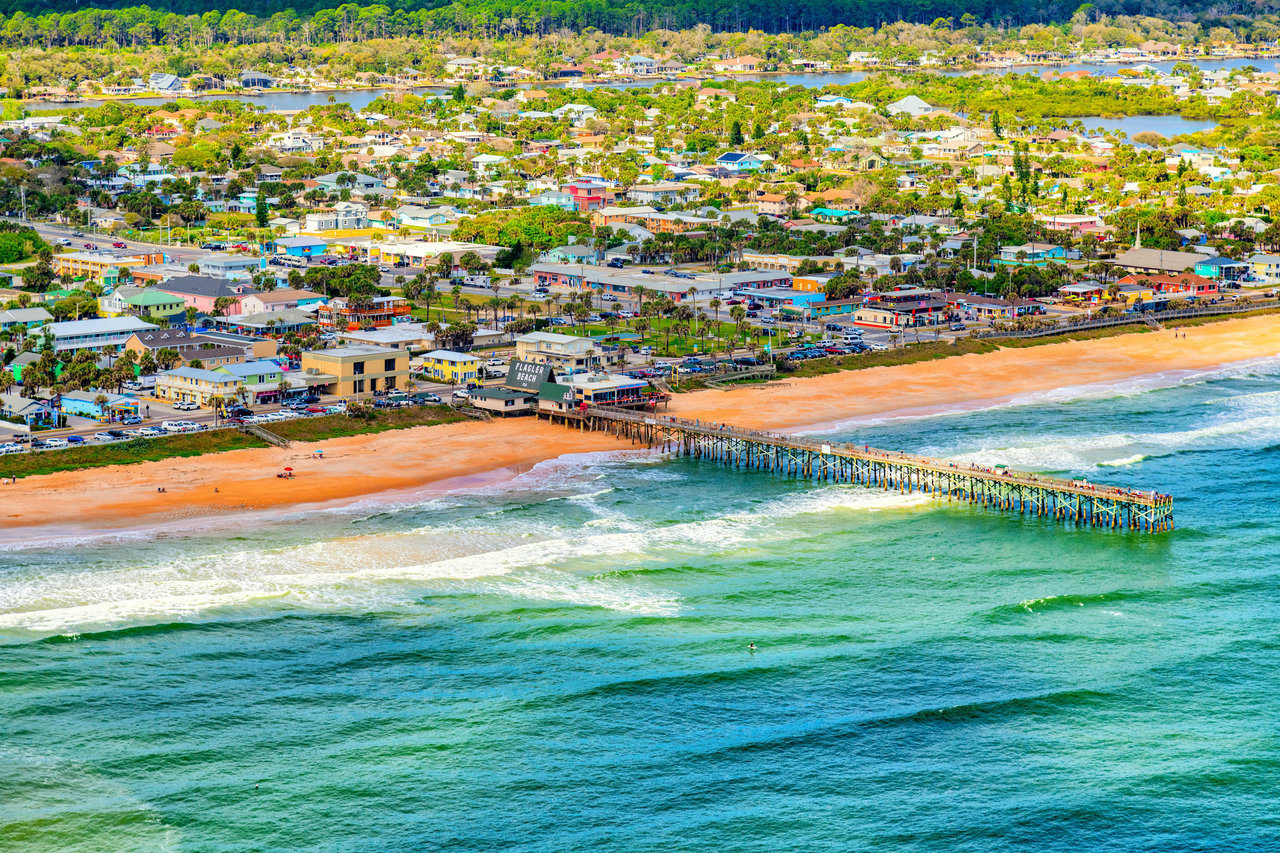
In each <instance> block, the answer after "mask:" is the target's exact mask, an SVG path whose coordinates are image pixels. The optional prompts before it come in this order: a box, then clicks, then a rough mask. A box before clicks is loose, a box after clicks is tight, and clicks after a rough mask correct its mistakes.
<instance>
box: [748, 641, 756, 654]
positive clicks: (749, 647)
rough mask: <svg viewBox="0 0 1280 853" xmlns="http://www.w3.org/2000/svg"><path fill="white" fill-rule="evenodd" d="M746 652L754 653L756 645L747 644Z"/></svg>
mask: <svg viewBox="0 0 1280 853" xmlns="http://www.w3.org/2000/svg"><path fill="white" fill-rule="evenodd" d="M747 650H748V651H752V652H754V651H755V650H756V644H755V643H747Z"/></svg>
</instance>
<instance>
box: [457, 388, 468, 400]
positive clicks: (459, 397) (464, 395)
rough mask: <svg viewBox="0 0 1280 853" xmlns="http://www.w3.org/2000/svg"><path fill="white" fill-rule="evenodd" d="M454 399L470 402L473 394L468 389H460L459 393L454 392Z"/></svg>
mask: <svg viewBox="0 0 1280 853" xmlns="http://www.w3.org/2000/svg"><path fill="white" fill-rule="evenodd" d="M453 399H455V400H470V399H471V392H470V391H468V390H467V389H466V388H459V389H458V390H457V391H454V392H453Z"/></svg>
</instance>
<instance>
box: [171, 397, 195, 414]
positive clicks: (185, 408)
mask: <svg viewBox="0 0 1280 853" xmlns="http://www.w3.org/2000/svg"><path fill="white" fill-rule="evenodd" d="M173 408H174V409H176V410H178V411H179V412H194V411H196V410H198V409H199V408H200V407H199V406H198V405H196V404H195V403H192V402H190V401H188V400H184V401H181V402H177V403H174V404H173Z"/></svg>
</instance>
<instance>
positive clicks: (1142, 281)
mask: <svg viewBox="0 0 1280 853" xmlns="http://www.w3.org/2000/svg"><path fill="white" fill-rule="evenodd" d="M1117 284H1119V285H1121V286H1122V287H1123V286H1126V285H1130V284H1139V285H1143V286H1144V287H1148V288H1150V289H1152V290H1154V291H1155V292H1156V293H1162V294H1165V295H1168V296H1176V297H1179V298H1184V299H1189V298H1197V299H1212V298H1214V297H1216V296H1218V295H1219V294H1220V293H1221V290H1220V289H1219V286H1218V282H1216V281H1214V280H1213V279H1211V278H1205V277H1204V276H1202V275H1196V274H1195V273H1189V272H1184V273H1180V274H1179V275H1147V274H1146V273H1130V274H1129V275H1126V276H1125V277H1124V278H1122V279H1120V280H1119V281H1118V282H1117Z"/></svg>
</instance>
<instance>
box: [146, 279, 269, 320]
mask: <svg viewBox="0 0 1280 853" xmlns="http://www.w3.org/2000/svg"><path fill="white" fill-rule="evenodd" d="M156 290H158V291H160V292H161V293H168V294H169V295H171V296H176V297H178V298H179V299H181V300H182V303H183V305H184V306H185V307H187V308H194V309H196V310H197V311H199V312H200V313H201V314H212V313H213V312H214V306H215V304H216V303H217V300H218V299H220V298H221V297H223V296H226V297H229V298H230V299H231V304H230V305H228V306H227V309H226V311H225V312H223V313H225V314H226V315H227V316H231V315H233V314H241V313H244V306H243V304H242V303H243V300H244V297H245V296H248V295H250V294H254V293H257V292H258V289H257V288H256V287H254V286H253V283H252V282H249V281H228V280H226V279H223V278H210V277H209V276H204V275H183V276H177V277H175V278H171V279H169V280H168V281H162V282H160V283H159V284H157V285H156Z"/></svg>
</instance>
